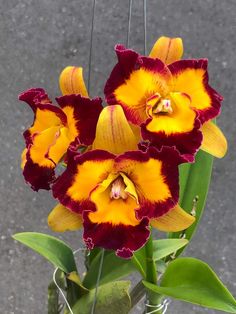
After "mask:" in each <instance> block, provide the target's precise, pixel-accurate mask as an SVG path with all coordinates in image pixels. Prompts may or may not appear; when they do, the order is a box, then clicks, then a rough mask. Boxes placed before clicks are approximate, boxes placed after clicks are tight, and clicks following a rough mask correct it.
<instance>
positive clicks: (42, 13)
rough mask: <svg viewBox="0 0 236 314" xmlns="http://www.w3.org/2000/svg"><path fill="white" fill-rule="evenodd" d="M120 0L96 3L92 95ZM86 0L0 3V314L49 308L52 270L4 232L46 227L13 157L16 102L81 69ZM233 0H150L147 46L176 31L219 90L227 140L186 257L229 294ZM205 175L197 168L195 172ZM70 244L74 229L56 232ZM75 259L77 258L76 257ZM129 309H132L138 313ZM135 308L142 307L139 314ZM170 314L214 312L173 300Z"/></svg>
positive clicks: (120, 22) (233, 277)
mask: <svg viewBox="0 0 236 314" xmlns="http://www.w3.org/2000/svg"><path fill="white" fill-rule="evenodd" d="M128 2H129V1H128V0H119V1H117V0H97V5H96V15H95V29H94V49H93V55H92V71H91V93H90V94H91V96H95V95H99V96H103V87H104V84H105V82H106V78H107V76H108V74H109V73H110V71H111V69H112V67H113V65H114V64H115V62H116V58H115V54H114V51H113V47H114V45H115V44H116V43H125V41H126V32H127V21H128ZM91 16H92V0H87V1H82V0H76V1H75V0H69V1H62V0H40V1H37V0H21V1H17V0H8V1H5V0H0V97H1V105H0V122H1V133H0V147H1V151H0V155H1V156H0V159H1V167H0V180H1V189H0V201H1V202H0V207H1V215H0V274H1V280H0V313H1V314H23V313H27V314H39V313H47V307H46V303H47V285H48V281H49V280H50V276H51V275H52V273H53V268H52V266H51V265H49V264H48V263H47V262H46V261H45V260H44V259H43V258H42V257H40V256H38V255H37V254H35V253H33V252H32V251H31V250H29V249H27V248H25V247H24V246H23V245H21V244H19V243H15V242H14V241H13V239H12V238H11V235H12V234H14V233H16V232H22V231H37V232H46V233H50V231H49V229H48V227H47V222H46V221H47V215H48V213H49V211H50V210H51V209H52V207H53V206H54V204H55V201H54V200H53V199H52V197H51V195H50V194H49V193H47V192H39V193H36V192H33V191H32V190H31V189H30V187H29V186H27V185H26V184H25V182H24V179H23V176H22V174H21V169H20V155H21V151H22V149H23V147H24V142H23V138H22V132H23V131H24V130H25V129H26V128H27V127H28V126H29V125H30V124H31V123H32V118H33V116H32V112H31V110H30V109H29V108H28V107H27V105H25V104H24V103H20V102H19V101H18V100H17V97H18V94H19V93H20V92H22V91H24V90H25V89H28V88H30V87H43V88H45V89H46V90H47V92H48V93H49V95H50V96H51V98H54V97H55V96H57V95H59V94H60V92H59V89H58V75H59V74H60V71H61V70H62V69H63V68H64V67H65V66H67V65H76V66H83V67H84V75H85V78H87V74H88V59H89V45H90V28H91ZM235 16H236V1H235V0H188V1H186V0H148V1H147V46H148V51H149V50H150V48H151V47H152V45H153V44H154V42H155V41H156V39H157V38H158V37H159V36H161V35H166V36H170V37H177V36H180V37H182V38H183V41H184V46H185V58H190V57H193V58H201V57H204V58H209V73H210V83H211V85H212V86H213V87H214V88H215V89H216V90H217V91H219V92H220V93H221V94H222V95H223V96H224V99H225V100H224V102H223V106H222V115H221V116H220V118H219V119H218V124H219V126H220V127H221V128H222V130H223V131H224V133H225V135H226V137H227V138H228V142H229V151H228V154H227V156H226V157H225V158H224V159H223V160H215V163H214V171H213V177H212V182H211V187H210V192H209V197H208V201H207V206H206V210H205V213H204V216H203V219H202V222H201V224H200V227H199V229H198V231H197V233H196V234H195V236H194V239H193V241H192V243H191V245H190V246H189V248H188V249H187V250H186V252H185V255H187V256H188V255H189V256H190V255H191V256H194V257H197V258H201V259H202V260H204V261H206V262H207V263H209V264H210V265H211V266H212V267H213V269H214V270H215V271H216V272H217V273H218V274H219V276H220V278H221V279H222V280H223V282H224V283H225V284H226V285H227V286H228V288H229V289H230V290H231V291H232V292H233V293H234V294H236V273H235V265H236V255H235V244H236V233H235V231H236V211H235V203H236V193H235V192H236V191H235V186H236V145H235V133H236V122H235V121H236V106H235V105H236V104H235V99H236V97H235V82H236V66H235V64H236V53H235V49H236V36H235V33H236V19H235ZM130 36H131V37H130V47H132V48H134V49H136V50H138V51H139V52H140V53H142V52H143V22H142V0H135V1H133V11H132V24H131V35H130ZM202 175H204V173H203V174H202ZM61 237H62V239H64V240H66V241H67V242H68V243H69V244H70V245H71V246H72V247H73V249H77V248H79V247H81V246H82V242H81V233H78V234H77V235H76V236H75V234H70V233H67V234H63V235H62V236H61ZM78 261H79V264H81V265H82V261H83V259H82V256H81V257H79V256H78ZM139 312H140V310H139V309H138V308H137V309H136V310H135V311H134V313H139ZM140 313H141V312H140ZM167 313H172V314H194V313H211V314H213V313H219V312H217V311H212V310H206V309H203V308H200V307H197V306H193V305H191V304H187V303H181V302H178V301H172V303H171V305H170V307H169V309H168V312H167Z"/></svg>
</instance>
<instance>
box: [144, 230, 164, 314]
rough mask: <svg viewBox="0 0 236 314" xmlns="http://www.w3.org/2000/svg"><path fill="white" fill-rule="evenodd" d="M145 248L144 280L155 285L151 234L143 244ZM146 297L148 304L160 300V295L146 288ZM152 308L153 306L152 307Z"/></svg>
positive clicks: (154, 264)
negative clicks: (145, 270)
mask: <svg viewBox="0 0 236 314" xmlns="http://www.w3.org/2000/svg"><path fill="white" fill-rule="evenodd" d="M145 250H146V269H147V272H146V274H147V275H146V280H147V281H148V282H150V283H152V284H154V285H157V268H156V263H155V261H154V260H153V240H152V235H150V238H149V240H148V242H147V243H146V245H145ZM147 299H148V302H149V304H150V305H154V306H155V305H158V304H160V302H161V299H162V295H161V294H157V293H153V292H152V291H150V290H147ZM147 309H148V312H151V308H147ZM153 309H154V308H153ZM155 313H156V314H161V313H162V311H161V310H160V311H157V312H155Z"/></svg>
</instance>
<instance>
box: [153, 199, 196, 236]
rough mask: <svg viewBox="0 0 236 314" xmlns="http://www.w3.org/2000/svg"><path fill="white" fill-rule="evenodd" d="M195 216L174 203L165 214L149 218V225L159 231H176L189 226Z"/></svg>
mask: <svg viewBox="0 0 236 314" xmlns="http://www.w3.org/2000/svg"><path fill="white" fill-rule="evenodd" d="M194 221H195V218H194V217H193V216H191V215H190V214H188V213H186V212H185V211H184V210H183V209H182V208H181V207H180V206H179V205H176V206H175V207H174V208H173V209H171V210H170V211H169V212H168V213H167V214H165V215H163V216H161V217H160V218H157V219H152V220H151V225H152V226H153V227H155V228H157V229H159V230H161V231H166V232H177V231H181V230H185V229H187V228H188V227H190V226H191V225H192V224H193V223H194Z"/></svg>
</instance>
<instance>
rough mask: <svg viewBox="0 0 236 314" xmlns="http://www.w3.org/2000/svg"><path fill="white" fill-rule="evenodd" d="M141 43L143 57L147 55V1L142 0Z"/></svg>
mask: <svg viewBox="0 0 236 314" xmlns="http://www.w3.org/2000/svg"><path fill="white" fill-rule="evenodd" d="M143 41H144V48H143V50H144V55H146V54H147V1H146V0H143Z"/></svg>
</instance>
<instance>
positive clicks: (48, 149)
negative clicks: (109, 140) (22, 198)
mask: <svg viewBox="0 0 236 314" xmlns="http://www.w3.org/2000/svg"><path fill="white" fill-rule="evenodd" d="M62 91H63V89H62ZM77 91H78V88H77ZM85 91H86V88H85V90H84V92H83V90H82V95H83V94H84V95H86V94H85ZM19 99H20V100H22V101H25V102H26V103H28V104H29V105H30V107H31V108H32V110H33V112H34V123H33V125H32V126H31V127H30V128H29V129H28V130H27V131H25V132H24V137H25V142H26V148H25V150H24V151H23V153H22V168H23V174H24V177H25V180H26V181H27V182H28V183H30V184H31V187H32V188H33V189H34V190H36V191H37V190H39V189H50V184H51V183H52V182H53V180H54V179H55V172H54V169H55V167H56V165H57V164H58V162H59V161H60V160H62V158H63V157H64V155H65V154H66V151H67V149H68V147H69V145H70V144H71V143H72V142H73V141H74V140H77V141H79V143H80V144H83V145H90V144H91V143H92V142H93V140H94V136H95V130H96V124H97V120H98V117H99V114H100V112H101V110H102V100H101V99H100V98H95V99H89V98H87V97H84V96H81V95H80V94H71V95H64V96H62V97H59V98H56V100H57V102H58V104H59V107H58V106H56V105H54V104H52V103H51V101H50V100H49V98H48V96H47V94H46V93H45V91H44V90H43V89H41V88H33V89H29V90H27V91H25V92H23V93H22V94H21V95H20V96H19Z"/></svg>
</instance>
